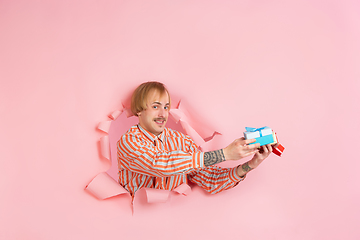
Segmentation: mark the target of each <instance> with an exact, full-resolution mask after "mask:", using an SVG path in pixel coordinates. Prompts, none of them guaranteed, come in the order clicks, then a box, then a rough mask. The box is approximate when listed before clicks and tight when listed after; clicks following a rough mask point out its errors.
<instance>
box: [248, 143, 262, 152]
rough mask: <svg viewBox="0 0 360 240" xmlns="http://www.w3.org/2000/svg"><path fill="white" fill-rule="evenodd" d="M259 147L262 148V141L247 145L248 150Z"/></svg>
mask: <svg viewBox="0 0 360 240" xmlns="http://www.w3.org/2000/svg"><path fill="white" fill-rule="evenodd" d="M258 148H260V143H255V144H250V145H246V149H248V150H254V149H258Z"/></svg>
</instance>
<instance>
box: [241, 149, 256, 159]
mask: <svg viewBox="0 0 360 240" xmlns="http://www.w3.org/2000/svg"><path fill="white" fill-rule="evenodd" d="M257 153H259V151H258V150H255V151H252V152H248V153H245V154H244V155H243V157H248V156H251V155H253V154H257Z"/></svg>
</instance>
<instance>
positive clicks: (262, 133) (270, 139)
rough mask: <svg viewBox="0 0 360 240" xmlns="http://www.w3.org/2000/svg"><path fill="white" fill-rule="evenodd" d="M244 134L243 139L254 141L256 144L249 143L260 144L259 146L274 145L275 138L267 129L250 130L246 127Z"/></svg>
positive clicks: (270, 130)
mask: <svg viewBox="0 0 360 240" xmlns="http://www.w3.org/2000/svg"><path fill="white" fill-rule="evenodd" d="M245 129H246V132H244V137H245V139H253V138H254V139H256V142H253V143H250V144H255V143H260V146H262V145H266V144H272V143H276V142H277V141H276V137H275V135H274V133H273V131H272V129H271V128H269V127H262V128H251V127H246V128H245Z"/></svg>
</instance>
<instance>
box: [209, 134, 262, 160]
mask: <svg viewBox="0 0 360 240" xmlns="http://www.w3.org/2000/svg"><path fill="white" fill-rule="evenodd" d="M255 141H256V140H255V139H247V140H245V139H244V138H239V139H236V140H235V141H234V142H232V143H231V144H230V145H229V146H227V147H226V148H224V149H220V150H216V151H210V152H205V153H204V165H205V166H206V167H209V166H211V165H214V164H218V163H221V162H223V161H226V160H239V159H241V158H244V157H247V156H250V155H252V154H254V153H256V152H258V149H257V148H258V147H260V144H258V143H257V144H252V145H249V143H253V142H255Z"/></svg>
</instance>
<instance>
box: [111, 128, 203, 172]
mask: <svg viewBox="0 0 360 240" xmlns="http://www.w3.org/2000/svg"><path fill="white" fill-rule="evenodd" d="M117 159H118V164H119V166H121V167H122V168H124V169H127V170H129V171H132V172H137V173H141V174H144V175H150V176H154V177H169V176H171V175H176V174H184V173H190V172H192V171H194V170H195V169H198V168H202V167H204V153H202V152H200V151H193V152H191V151H190V152H184V151H179V150H176V151H165V150H163V151H160V150H158V149H156V148H155V147H154V145H153V144H152V143H151V142H149V141H146V140H144V139H142V138H141V137H140V136H139V135H138V134H125V135H123V136H122V137H121V138H120V140H119V141H118V142H117Z"/></svg>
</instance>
